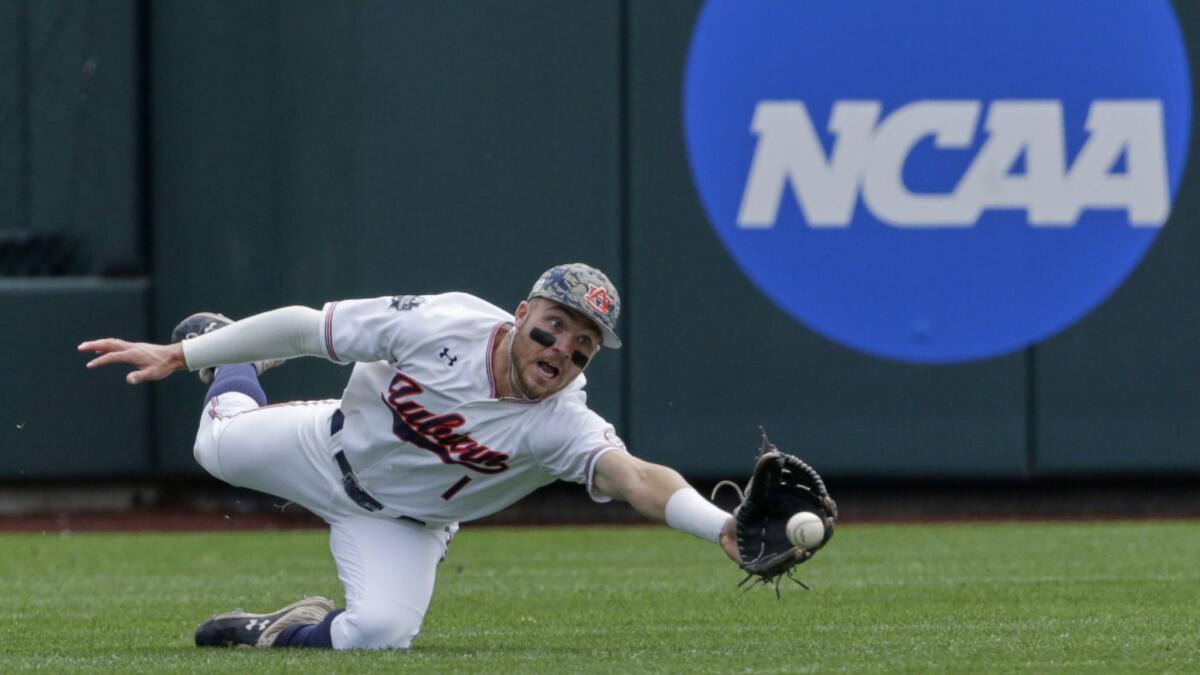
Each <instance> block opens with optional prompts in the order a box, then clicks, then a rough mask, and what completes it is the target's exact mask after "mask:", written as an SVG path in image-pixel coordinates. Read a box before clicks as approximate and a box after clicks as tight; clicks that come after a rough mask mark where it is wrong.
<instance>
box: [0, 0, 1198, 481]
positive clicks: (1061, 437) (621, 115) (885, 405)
mask: <svg viewBox="0 0 1200 675" xmlns="http://www.w3.org/2000/svg"><path fill="white" fill-rule="evenodd" d="M700 6H701V3H700V2H698V1H689V0H678V1H673V2H633V1H631V0H610V1H602V0H579V1H575V2H564V1H562V0H522V2H519V3H501V2H441V3H425V2H422V3H415V2H413V3H407V2H406V3H394V2H355V3H334V2H308V1H292V2H268V1H259V2H242V1H233V0H206V1H204V2H195V1H194V0H156V1H153V2H149V1H135V0H91V1H88V0H70V1H69V0H0V343H2V344H3V345H4V346H5V347H6V349H5V354H6V357H7V358H6V359H5V363H4V365H3V366H0V372H3V374H4V378H3V382H4V386H3V387H2V388H0V411H2V412H0V478H3V479H7V480H27V479H35V478H36V479H80V478H86V479H106V478H108V479H111V478H139V479H160V478H180V477H185V478H186V477H199V476H202V475H203V472H202V471H201V470H200V469H199V468H198V467H197V466H196V465H195V464H194V462H193V461H192V458H191V438H192V436H193V433H194V424H195V420H196V417H197V415H198V413H199V404H200V399H201V396H202V394H203V391H202V388H201V387H200V386H199V385H198V384H197V383H196V382H195V381H194V379H193V378H191V377H184V376H176V377H174V378H172V379H171V380H169V381H166V382H163V383H159V384H155V385H152V386H149V387H140V388H136V389H135V388H130V387H128V386H126V385H124V383H123V380H122V378H121V374H120V373H117V372H114V371H108V372H88V371H86V370H85V369H84V368H83V363H84V361H85V359H84V358H83V357H80V356H78V355H76V354H75V352H74V348H75V345H76V344H78V343H79V342H80V341H82V340H84V339H88V338H94V337H101V336H107V335H115V336H121V337H126V338H130V339H139V340H153V341H163V340H165V339H166V338H167V336H168V334H169V332H170V330H171V327H172V326H173V325H174V324H175V323H176V322H177V321H178V320H179V319H180V318H182V317H183V316H186V315H187V314H189V313H191V312H194V311H199V310H210V311H220V312H224V313H227V314H229V315H231V316H235V317H236V316H245V315H247V314H251V313H255V312H258V311H263V310H266V309H270V308H273V307H276V306H281V305H286V304H297V303H298V304H305V305H309V306H315V307H319V306H320V304H321V303H323V302H325V301H327V300H332V299H339V298H346V297H364V296H377V295H391V294H397V293H434V292H440V291H447V290H464V291H468V292H472V293H475V294H478V295H480V296H483V297H485V298H487V299H489V300H491V301H492V302H494V303H496V304H498V305H500V306H502V307H507V308H515V306H516V304H517V303H518V302H519V301H520V300H521V299H522V298H523V297H524V295H525V293H526V292H527V291H528V287H529V286H530V284H531V283H532V282H533V280H534V279H535V278H536V276H537V275H538V274H539V273H540V272H541V271H542V270H544V269H545V268H546V267H549V266H550V265H552V264H555V263H557V262H563V261H571V260H582V261H586V262H589V263H591V264H594V265H596V266H599V267H601V268H603V269H605V270H606V271H607V272H608V273H609V275H610V276H611V277H613V279H614V281H616V283H617V285H618V287H619V288H620V289H621V291H622V294H623V296H624V299H625V306H624V313H623V316H622V327H621V332H622V334H623V335H624V336H625V339H626V344H627V346H626V348H625V349H622V350H620V351H615V352H606V353H605V354H604V355H603V357H602V358H601V359H599V360H598V361H597V363H596V364H595V366H594V367H593V368H592V369H591V370H589V374H588V376H589V381H590V385H589V390H590V392H591V394H590V396H591V401H592V402H593V404H594V407H595V408H596V409H597V410H598V411H599V412H600V413H601V414H603V415H605V416H606V417H607V418H609V419H610V420H612V421H613V422H614V423H615V424H616V425H617V427H618V429H619V430H620V432H621V433H622V434H623V435H624V437H625V438H626V439H627V440H628V441H629V443H630V445H631V449H632V450H633V451H634V452H635V453H637V454H639V455H641V456H643V457H646V458H648V459H652V460H656V461H663V462H667V463H669V464H672V465H674V466H676V467H678V468H679V469H681V470H682V471H684V472H685V473H687V474H689V475H691V476H694V477H716V476H720V475H728V474H740V473H743V472H744V471H745V470H746V465H747V459H748V458H749V457H751V456H752V455H753V453H754V451H755V449H756V447H757V441H758V432H757V428H758V426H759V425H763V426H765V427H766V428H767V429H768V430H769V431H770V432H771V435H772V438H773V440H775V441H776V442H777V443H778V444H779V445H780V446H782V447H785V448H787V449H790V450H793V451H795V452H797V453H799V454H801V455H803V456H804V457H805V458H806V459H809V460H810V461H812V462H813V463H814V464H815V465H817V466H819V467H821V468H822V470H823V472H825V473H828V474H829V475H830V476H834V477H838V478H841V479H900V480H904V479H957V478H978V479H989V480H1041V479H1051V478H1061V477H1073V478H1086V477H1089V476H1102V475H1114V474H1130V475H1136V476H1143V477H1153V476H1164V475H1173V476H1191V477H1196V478H1200V452H1196V450H1195V448H1197V447H1198V446H1200V380H1198V378H1197V377H1196V376H1195V374H1196V373H1198V372H1200V356H1198V354H1200V352H1198V350H1197V349H1196V345H1197V343H1198V342H1200V296H1198V295H1197V293H1196V292H1195V289H1196V288H1200V266H1198V265H1196V263H1195V261H1196V251H1200V231H1197V230H1196V228H1195V227H1193V226H1192V222H1193V221H1194V220H1196V217H1197V216H1198V215H1200V174H1197V171H1196V167H1195V166H1194V164H1195V163H1196V161H1197V153H1192V159H1191V165H1189V167H1188V169H1187V171H1186V174H1185V176H1184V183H1183V187H1182V188H1181V189H1180V191H1179V195H1178V198H1177V200H1176V202H1175V205H1174V210H1173V212H1172V215H1171V218H1170V220H1169V221H1168V223H1167V225H1166V226H1165V227H1164V229H1163V231H1162V232H1161V234H1160V235H1159V237H1158V239H1157V241H1156V242H1155V244H1154V245H1153V248H1152V249H1151V250H1150V253H1149V254H1148V255H1147V256H1146V258H1145V260H1144V261H1143V263H1142V264H1141V266H1140V267H1139V268H1138V269H1137V270H1136V271H1135V272H1134V274H1133V275H1132V276H1131V277H1130V278H1129V280H1128V281H1127V282H1126V283H1125V284H1124V285H1123V286H1122V287H1121V288H1120V289H1119V290H1118V291H1117V292H1116V293H1115V294H1114V295H1113V296H1112V297H1111V298H1110V299H1109V300H1108V301H1107V302H1105V303H1104V304H1103V305H1102V306H1101V307H1100V308H1099V309H1097V310H1096V311H1094V312H1093V313H1092V314H1090V315H1089V316H1087V317H1086V318H1085V319H1084V320H1082V321H1081V322H1079V323H1077V324H1076V325H1074V326H1073V327H1071V328H1069V329H1067V330H1066V331H1065V332H1063V333H1061V334H1059V335H1057V336H1055V337H1053V338H1051V339H1049V340H1047V341H1045V342H1043V343H1040V344H1038V345H1036V346H1034V347H1031V348H1029V349H1026V350H1024V351H1022V352H1020V353H1016V354H1011V355H1008V356H1005V357H1001V358H994V359H989V360H985V361H979V362H973V363H968V364H962V365H942V366H921V365H910V364H902V363H896V362H890V361H884V360H880V359H876V358H873V357H869V356H866V355H863V354H860V353H858V352H855V351H852V350H849V349H847V348H844V347H842V346H839V345H837V344H835V343H832V342H830V341H828V340H826V339H824V338H822V337H820V336H818V335H816V334H815V333H813V332H811V331H809V330H808V329H807V328H805V327H804V326H802V325H800V324H798V323H797V322H795V321H794V320H793V319H791V318H790V317H788V316H787V315H785V314H784V313H782V312H781V311H779V310H778V309H776V308H775V306H774V305H772V304H771V303H770V302H769V301H768V300H767V299H766V298H765V297H763V296H762V295H761V294H760V293H759V292H758V291H757V289H755V288H754V287H753V286H752V285H751V284H750V283H749V281H747V279H746V278H745V277H744V276H743V274H742V273H741V272H740V271H739V270H738V268H737V267H736V266H735V264H734V263H733V261H732V260H731V259H730V258H729V255H728V254H727V253H726V252H725V249H724V248H723V247H722V245H721V243H720V242H719V241H718V239H717V237H716V235H715V234H714V233H713V231H712V229H711V228H710V227H709V226H708V224H707V222H706V220H705V215H704V212H703V210H702V208H701V206H700V203H699V201H698V199H697V197H696V194H695V191H694V188H693V187H692V181H691V177H690V175H689V170H688V163H687V158H686V153H685V149H684V145H683V133H682V128H681V124H682V116H681V100H680V96H681V82H682V77H683V71H684V64H685V60H686V54H687V48H688V43H689V39H690V37H691V30H692V26H693V24H694V22H695V19H696V16H697V13H698V11H699V9H700ZM1176 11H1177V13H1178V16H1179V20H1180V24H1181V25H1182V26H1183V28H1184V31H1185V34H1186V38H1187V41H1188V50H1189V54H1190V60H1191V63H1192V64H1193V65H1192V72H1193V80H1196V78H1195V76H1194V75H1195V73H1196V72H1197V71H1196V65H1195V64H1197V63H1200V58H1197V56H1198V55H1197V50H1198V49H1200V8H1198V7H1197V6H1196V5H1195V3H1187V2H1177V3H1176ZM1193 107H1194V108H1195V107H1196V106H1193ZM348 374H349V371H348V370H347V369H344V368H340V367H337V366H334V365H331V364H328V363H324V362H320V361H317V360H314V359H310V360H307V361H305V362H295V363H292V364H289V365H288V366H287V367H286V368H282V369H280V370H278V371H273V372H272V373H270V374H269V375H267V376H266V377H265V378H264V386H265V387H266V389H267V392H268V394H269V395H270V396H271V397H272V399H273V400H287V399H297V398H333V397H337V396H339V395H340V391H341V387H342V386H343V385H344V383H345V379H346V377H347V376H348Z"/></svg>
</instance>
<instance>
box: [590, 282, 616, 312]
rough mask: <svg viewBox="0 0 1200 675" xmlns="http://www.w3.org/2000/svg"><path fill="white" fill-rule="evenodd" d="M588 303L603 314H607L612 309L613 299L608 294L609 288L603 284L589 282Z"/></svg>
mask: <svg viewBox="0 0 1200 675" xmlns="http://www.w3.org/2000/svg"><path fill="white" fill-rule="evenodd" d="M587 303H588V304H589V305H591V306H592V309H595V310H596V311H597V312H600V313H601V314H605V315H607V314H608V313H609V311H611V310H612V306H613V301H612V298H611V297H609V295H608V290H606V289H605V288H603V287H601V286H595V285H592V284H588V290H587Z"/></svg>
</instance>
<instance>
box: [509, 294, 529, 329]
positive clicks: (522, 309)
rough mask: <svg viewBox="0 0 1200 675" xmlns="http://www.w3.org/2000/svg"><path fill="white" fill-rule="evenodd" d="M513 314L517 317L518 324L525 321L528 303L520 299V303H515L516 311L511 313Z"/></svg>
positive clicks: (527, 313) (527, 314)
mask: <svg viewBox="0 0 1200 675" xmlns="http://www.w3.org/2000/svg"><path fill="white" fill-rule="evenodd" d="M513 316H515V317H516V318H517V325H518V326H520V325H521V324H523V323H525V317H527V316H529V303H528V302H527V301H525V300H522V301H521V304H519V305H517V311H516V312H515V313H514V314H513Z"/></svg>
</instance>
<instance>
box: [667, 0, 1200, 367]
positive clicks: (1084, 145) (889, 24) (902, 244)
mask: <svg viewBox="0 0 1200 675" xmlns="http://www.w3.org/2000/svg"><path fill="white" fill-rule="evenodd" d="M934 18H936V20H933V19H934ZM683 114H684V127H685V136H686V140H687V149H688V158H689V161H690V164H691V168H692V175H693V178H694V180H695V183H696V187H697V190H698V193H699V196H700V198H701V201H702V202H703V204H704V207H705V210H706V212H707V214H708V217H709V221H710V224H711V225H712V227H713V229H714V230H715V232H716V233H717V235H718V237H719V238H720V239H721V242H722V243H723V244H724V245H725V247H726V249H727V250H728V251H729V253H730V255H731V256H732V257H733V259H734V260H735V261H736V262H737V264H738V265H739V267H740V268H741V269H742V271H743V272H744V273H745V274H746V275H747V276H748V277H749V278H750V279H751V281H753V283H754V284H755V285H756V286H757V287H758V288H759V290H760V291H761V292H763V293H764V294H765V295H766V296H767V297H769V298H770V299H771V300H772V301H773V302H774V303H775V304H776V305H777V306H778V307H780V308H781V309H782V310H784V311H785V312H787V313H788V314H790V315H791V316H792V317H794V318H795V319H797V320H798V321H800V322H802V323H804V324H805V325H807V326H809V327H810V328H812V329H813V330H815V331H817V332H819V333H821V334H822V335H824V336H826V337H828V338H830V339H832V340H835V341H837V342H839V343H842V344H844V345H847V346H850V347H853V348H855V349H859V350H861V351H864V352H867V353H870V354H873V355H876V356H881V357H885V358H891V359H897V360H903V361H914V362H922V363H944V362H957V361H967V360H972V359H979V358H986V357H990V356H997V355H1001V354H1005V353H1008V352H1011V351H1014V350H1017V349H1021V348H1023V347H1026V346H1028V345H1030V344H1033V343H1036V342H1037V341H1039V340H1042V339H1045V338H1047V337H1049V336H1051V335H1053V334H1055V333H1056V332H1058V331H1060V330H1062V329H1064V328H1066V327H1067V326H1070V325H1071V324H1072V323H1074V322H1075V321H1077V320H1079V319H1080V318H1081V317H1082V316H1084V315H1085V314H1086V313H1087V312H1089V311H1090V310H1092V309H1093V308H1095V307H1096V306H1097V305H1099V304H1100V303H1102V302H1103V301H1104V300H1105V299H1106V298H1107V297H1108V296H1109V295H1110V294H1111V293H1112V292H1113V290H1115V289H1116V288H1117V287H1118V286H1120V284H1121V283H1122V282H1123V281H1124V279H1125V278H1126V277H1127V276H1128V275H1129V273H1130V272H1131V271H1132V270H1133V269H1134V268H1135V267H1136V266H1137V264H1138V263H1139V262H1140V260H1141V259H1142V257H1143V255H1144V254H1145V252H1146V250H1147V249H1148V248H1149V247H1150V245H1151V243H1152V242H1153V241H1154V238H1155V236H1156V235H1157V234H1158V232H1159V230H1161V228H1162V227H1163V225H1164V223H1165V222H1166V221H1167V218H1168V215H1169V213H1170V207H1171V200H1172V197H1173V195H1174V194H1175V192H1176V190H1177V189H1178V186H1179V181H1180V178H1181V176H1182V173H1183V167H1184V164H1185V162H1186V153H1187V146H1188V130H1189V126H1190V123H1191V84H1190V81H1189V79H1188V64H1187V59H1186V52H1185V49H1184V45H1183V40H1182V36H1181V33H1180V29H1179V25H1178V23H1177V21H1176V19H1175V16H1174V13H1173V10H1172V8H1171V4H1170V2H1169V1H1168V0H1138V2H1113V3H1105V4H1104V5H1103V11H1100V10H1098V8H1097V7H1096V5H1095V3H1093V2H1090V1H1088V0H1056V2H1051V3H1046V2H1041V1H1039V0H1004V1H999V0H995V1H989V0H978V1H976V2H959V1H957V0H925V2H922V3H920V7H919V10H918V9H917V8H915V7H914V6H913V5H912V4H911V3H892V2H873V1H870V0H843V1H841V2H830V3H816V2H791V3H787V2H781V3H749V4H748V3H743V2H737V1H736V0H709V2H708V3H707V4H706V6H705V7H704V9H703V11H702V12H701V15H700V17H699V19H698V21H697V24H696V28H695V32H694V34H693V38H692V45H691V49H690V53H689V58H688V67H687V73H686V78H685V87H684V110H683Z"/></svg>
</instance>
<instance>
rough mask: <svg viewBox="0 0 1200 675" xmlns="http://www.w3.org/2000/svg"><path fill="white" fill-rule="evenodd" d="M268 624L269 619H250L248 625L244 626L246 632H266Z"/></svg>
mask: <svg viewBox="0 0 1200 675" xmlns="http://www.w3.org/2000/svg"><path fill="white" fill-rule="evenodd" d="M270 623H271V620H270V619H250V623H248V624H246V630H266V629H267V626H268V625H270Z"/></svg>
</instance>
